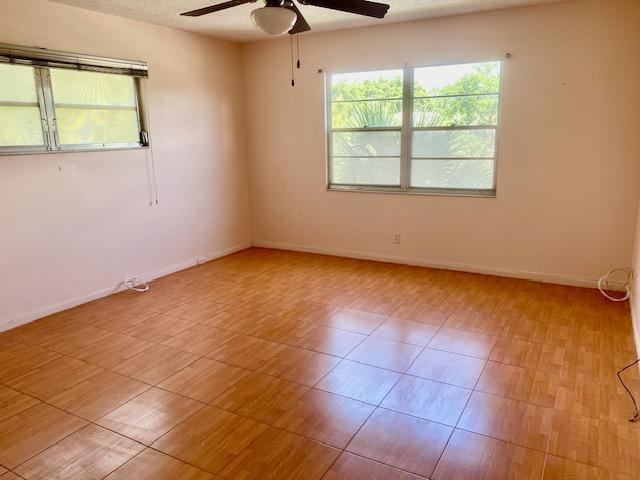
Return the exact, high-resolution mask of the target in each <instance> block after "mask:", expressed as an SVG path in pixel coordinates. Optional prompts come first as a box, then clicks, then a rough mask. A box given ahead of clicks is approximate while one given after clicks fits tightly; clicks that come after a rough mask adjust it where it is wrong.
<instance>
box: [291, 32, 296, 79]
mask: <svg viewBox="0 0 640 480" xmlns="http://www.w3.org/2000/svg"><path fill="white" fill-rule="evenodd" d="M289 40H291V42H290V44H291V86H292V87H295V86H296V81H295V80H294V77H293V35H289Z"/></svg>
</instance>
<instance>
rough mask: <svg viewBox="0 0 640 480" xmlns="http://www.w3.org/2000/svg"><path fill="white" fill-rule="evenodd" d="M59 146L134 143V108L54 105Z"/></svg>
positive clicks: (136, 137) (136, 138) (136, 126)
mask: <svg viewBox="0 0 640 480" xmlns="http://www.w3.org/2000/svg"><path fill="white" fill-rule="evenodd" d="M56 116H57V120H58V137H59V138H60V144H62V145H81V144H113V143H137V142H139V134H138V115H137V112H136V111H135V110H99V109H87V108H79V109H76V108H56Z"/></svg>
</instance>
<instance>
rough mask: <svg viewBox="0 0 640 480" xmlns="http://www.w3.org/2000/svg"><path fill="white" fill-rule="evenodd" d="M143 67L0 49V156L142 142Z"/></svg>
mask: <svg viewBox="0 0 640 480" xmlns="http://www.w3.org/2000/svg"><path fill="white" fill-rule="evenodd" d="M143 76H146V66H144V67H143V66H142V64H139V65H131V64H129V63H123V62H120V61H113V60H108V59H99V58H95V57H94V58H89V59H87V60H84V61H83V60H81V59H78V58H77V56H72V57H69V56H68V55H65V54H60V53H57V52H49V51H45V53H41V52H40V51H32V50H30V49H22V48H20V47H7V46H2V45H0V154H1V153H9V154H13V153H21V152H64V151H73V150H89V149H109V148H132V147H141V146H145V145H146V144H147V139H148V137H147V133H146V131H145V130H146V129H145V125H144V120H145V119H144V116H143V115H142V114H141V108H140V102H139V98H140V80H139V77H143Z"/></svg>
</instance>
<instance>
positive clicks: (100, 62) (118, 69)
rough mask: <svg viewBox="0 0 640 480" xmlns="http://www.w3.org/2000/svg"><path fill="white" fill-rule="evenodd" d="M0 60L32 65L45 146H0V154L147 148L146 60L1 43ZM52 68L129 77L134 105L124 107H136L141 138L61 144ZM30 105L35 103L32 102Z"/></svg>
mask: <svg viewBox="0 0 640 480" xmlns="http://www.w3.org/2000/svg"><path fill="white" fill-rule="evenodd" d="M0 63H5V64H9V65H16V66H27V67H31V68H33V70H34V75H35V85H36V93H37V97H38V105H37V106H38V107H39V109H40V119H41V122H42V134H43V138H44V145H28V146H19V145H18V146H0V155H21V154H38V153H49V154H50V153H69V152H92V151H103V150H131V149H144V148H149V146H150V143H149V128H148V119H147V116H146V114H145V108H144V107H145V104H144V102H143V99H144V98H145V95H144V88H145V87H144V79H145V78H146V77H147V71H148V69H147V65H146V63H144V62H136V61H131V60H116V59H112V58H106V57H94V56H82V55H77V54H72V53H67V52H58V51H52V50H45V49H33V48H27V47H20V46H15V45H6V44H0ZM52 68H64V69H73V70H78V71H95V72H100V73H109V74H116V75H123V76H129V77H131V78H132V80H133V83H134V88H135V100H136V104H135V107H126V109H127V110H133V109H134V108H135V111H136V116H137V120H138V132H139V134H140V140H139V141H138V142H132V143H93V144H77V145H63V144H61V143H60V139H59V137H58V128H57V122H56V109H55V107H56V105H55V101H54V92H53V89H52V87H51V74H50V70H51V69H52ZM13 104H14V102H0V105H13ZM32 106H36V105H35V104H34V105H32ZM58 106H59V105H58ZM80 108H82V106H80ZM94 108H95V107H94ZM99 108H100V109H111V108H113V109H121V108H122V107H110V106H104V105H100V106H99ZM143 133H144V137H146V139H147V141H146V142H144V143H143V141H142V138H143Z"/></svg>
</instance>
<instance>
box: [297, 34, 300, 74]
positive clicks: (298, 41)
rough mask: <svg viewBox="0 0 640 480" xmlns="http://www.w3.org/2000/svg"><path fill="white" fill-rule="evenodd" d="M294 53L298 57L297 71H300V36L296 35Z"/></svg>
mask: <svg viewBox="0 0 640 480" xmlns="http://www.w3.org/2000/svg"><path fill="white" fill-rule="evenodd" d="M296 53H297V56H298V70H300V34H299V33H296Z"/></svg>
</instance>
